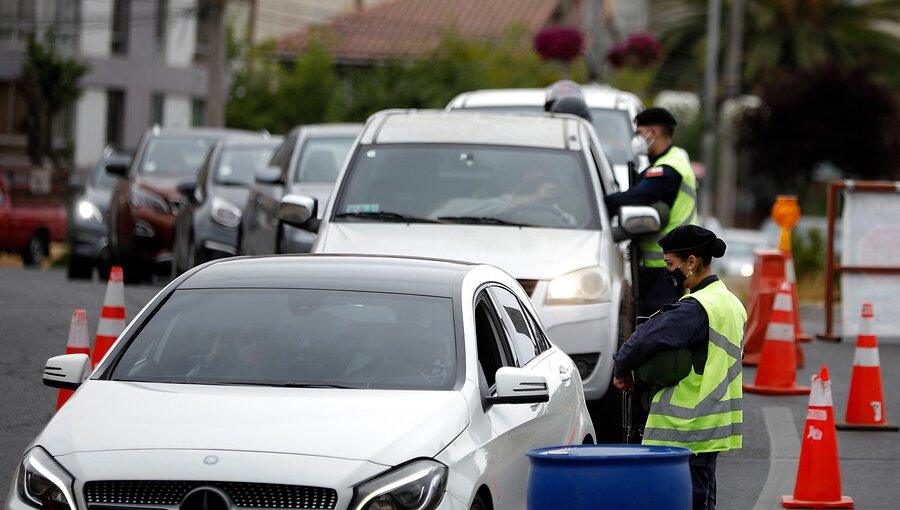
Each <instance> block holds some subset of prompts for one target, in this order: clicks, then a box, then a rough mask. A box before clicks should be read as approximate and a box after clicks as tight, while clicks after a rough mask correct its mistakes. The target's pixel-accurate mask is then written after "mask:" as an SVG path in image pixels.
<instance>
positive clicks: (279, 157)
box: [269, 135, 297, 181]
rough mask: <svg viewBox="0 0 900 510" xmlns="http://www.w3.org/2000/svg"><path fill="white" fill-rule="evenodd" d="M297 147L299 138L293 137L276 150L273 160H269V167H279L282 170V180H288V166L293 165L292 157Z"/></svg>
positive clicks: (286, 139)
mask: <svg viewBox="0 0 900 510" xmlns="http://www.w3.org/2000/svg"><path fill="white" fill-rule="evenodd" d="M295 145H297V136H296V135H292V136H289V137H287V138H285V140H284V142H282V143H281V145H280V146H278V148H277V149H275V152H274V153H273V154H272V159H270V160H269V166H277V167H278V168H280V169H281V179H282V180H284V181H286V180H287V173H288V165H290V164H291V156H292V155H293V154H294V146H295Z"/></svg>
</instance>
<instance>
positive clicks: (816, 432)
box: [781, 367, 853, 508]
mask: <svg viewBox="0 0 900 510" xmlns="http://www.w3.org/2000/svg"><path fill="white" fill-rule="evenodd" d="M781 505H782V506H783V507H784V508H853V499H851V498H849V497H847V496H842V495H841V470H840V466H839V463H838V445H837V431H836V429H835V426H834V411H833V408H832V401H831V380H830V378H829V377H828V367H822V368H821V369H820V370H819V374H818V375H813V376H812V391H811V392H810V394H809V408H808V409H807V411H806V425H804V427H803V445H802V446H801V449H800V465H799V467H798V469H797V481H796V483H795V485H794V494H793V495H791V496H782V498H781Z"/></svg>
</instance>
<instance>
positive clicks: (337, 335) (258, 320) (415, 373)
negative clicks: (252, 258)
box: [111, 289, 457, 390]
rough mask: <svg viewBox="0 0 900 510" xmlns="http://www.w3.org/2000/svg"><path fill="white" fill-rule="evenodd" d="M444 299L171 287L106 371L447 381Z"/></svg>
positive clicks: (319, 380)
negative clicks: (171, 289)
mask: <svg viewBox="0 0 900 510" xmlns="http://www.w3.org/2000/svg"><path fill="white" fill-rule="evenodd" d="M451 303H452V301H451V300H450V299H449V298H438V297H428V296H411V295H403V294H387V293H377V292H349V291H332V290H306V289H190V290H177V291H175V292H174V293H173V294H172V296H171V297H170V298H169V299H168V300H167V301H166V302H165V304H164V305H162V307H161V308H160V309H159V310H158V311H157V312H156V313H155V314H154V315H153V317H152V318H150V320H149V321H148V322H147V323H146V324H144V325H143V326H142V327H141V329H140V331H139V332H138V333H137V335H136V336H135V337H134V338H133V339H132V340H131V341H130V342H129V344H128V345H127V347H126V348H125V350H124V352H123V353H122V355H121V357H120V359H119V360H118V362H117V363H116V365H115V367H114V369H113V372H112V375H111V377H112V379H114V380H120V381H149V382H170V383H183V384H236V385H241V384H249V385H267V386H292V385H294V386H296V385H313V386H346V387H352V388H379V389H424V390H439V389H450V388H452V387H453V385H454V384H455V378H456V369H455V367H456V358H457V348H456V340H455V338H456V337H455V333H454V327H453V313H452V305H451Z"/></svg>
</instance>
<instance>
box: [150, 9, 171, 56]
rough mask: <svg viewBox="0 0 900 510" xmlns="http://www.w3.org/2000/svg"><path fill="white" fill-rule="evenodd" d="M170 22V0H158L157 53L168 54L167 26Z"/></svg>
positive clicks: (155, 32) (155, 33)
mask: <svg viewBox="0 0 900 510" xmlns="http://www.w3.org/2000/svg"><path fill="white" fill-rule="evenodd" d="M168 23H169V0H156V30H155V31H154V35H155V39H156V53H157V54H159V55H165V54H166V27H167V25H168Z"/></svg>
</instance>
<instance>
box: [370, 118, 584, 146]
mask: <svg viewBox="0 0 900 510" xmlns="http://www.w3.org/2000/svg"><path fill="white" fill-rule="evenodd" d="M579 122H584V123H586V121H584V120H583V119H580V118H578V117H575V116H572V115H565V114H562V115H561V114H541V115H522V114H516V113H507V112H483V111H471V110H453V111H447V110H386V111H383V112H379V113H376V114H375V115H373V116H372V117H370V118H369V122H368V124H367V125H366V130H365V132H364V133H363V135H362V137H361V141H360V143H362V144H366V145H368V144H375V143H378V144H407V143H444V144H479V145H510V146H523V147H541V148H547V149H575V148H580V145H578V146H576V147H573V145H575V144H573V142H579V141H580V137H579V138H576V137H577V136H578V135H577V133H578V129H577V126H578V124H577V123H579Z"/></svg>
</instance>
